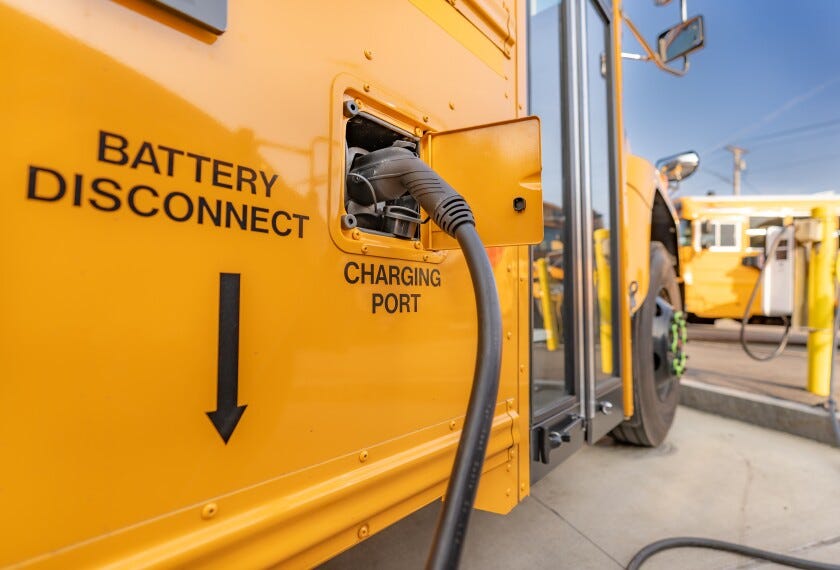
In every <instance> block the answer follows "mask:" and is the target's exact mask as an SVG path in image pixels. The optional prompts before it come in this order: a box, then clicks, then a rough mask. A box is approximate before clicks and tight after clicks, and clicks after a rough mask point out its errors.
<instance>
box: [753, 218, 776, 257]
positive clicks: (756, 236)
mask: <svg viewBox="0 0 840 570" xmlns="http://www.w3.org/2000/svg"><path fill="white" fill-rule="evenodd" d="M783 225H784V220H782V218H771V217H766V216H753V217H751V218H750V227H749V229H748V230H747V235H748V236H749V238H750V247H751V248H755V249H761V250H763V249H764V243H765V241H766V236H767V228H768V227H770V226H783Z"/></svg>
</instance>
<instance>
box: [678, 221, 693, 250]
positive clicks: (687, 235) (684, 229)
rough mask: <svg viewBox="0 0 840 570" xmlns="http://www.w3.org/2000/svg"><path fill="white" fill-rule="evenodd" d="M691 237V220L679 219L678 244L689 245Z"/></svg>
mask: <svg viewBox="0 0 840 570" xmlns="http://www.w3.org/2000/svg"><path fill="white" fill-rule="evenodd" d="M693 237H694V236H693V235H692V231H691V222H690V221H689V220H680V246H681V247H682V246H691V244H692V238H693Z"/></svg>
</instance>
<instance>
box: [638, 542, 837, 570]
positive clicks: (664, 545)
mask: <svg viewBox="0 0 840 570" xmlns="http://www.w3.org/2000/svg"><path fill="white" fill-rule="evenodd" d="M672 548H708V549H711V550H723V551H725V552H731V553H733V554H740V555H742V556H749V557H751V558H760V559H761V560H767V561H769V562H775V563H776V564H782V565H784V566H790V567H791V568H804V569H805V570H840V565H837V564H829V563H828V562H814V561H813V560H806V559H804V558H796V557H794V556H788V555H786V554H779V553H777V552H770V551H769V550H761V549H759V548H753V547H751V546H744V545H743V544H735V543H733V542H725V541H723V540H714V539H712V538H697V537H692V536H680V537H674V538H665V539H663V540H657V541H656V542H653V543H651V544H648V545H647V546H645V547H644V548H642V549H641V550H640V551H639V552H638V553H636V556H634V557H633V559H632V560H631V561H630V564H628V565H627V570H638V569H639V568H641V566H642V563H643V562H644V561H645V560H647V559H648V558H650V557H651V556H653V555H654V554H656V553H658V552H662V551H663V550H670V549H672Z"/></svg>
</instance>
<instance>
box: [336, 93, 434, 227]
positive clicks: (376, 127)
mask: <svg viewBox="0 0 840 570" xmlns="http://www.w3.org/2000/svg"><path fill="white" fill-rule="evenodd" d="M344 115H345V117H347V119H348V121H347V127H346V131H345V147H344V149H345V150H344V152H345V161H344V165H345V167H344V175H345V186H344V187H345V192H344V209H345V211H346V214H344V215H343V216H342V218H341V224H342V227H344V228H345V229H352V228H359V229H360V230H361V231H364V232H369V233H372V234H378V235H384V236H391V237H396V238H400V239H405V240H419V239H420V224H421V223H422V222H421V218H420V206H419V204H418V203H417V201H416V200H415V199H414V198H412V197H411V196H410V195H408V194H405V195H402V196H398V197H393V198H392V197H388V196H378V195H377V193H376V192H375V191H374V187H373V185H372V184H371V183H370V181H369V180H367V179H365V178H364V177H363V176H361V175H359V174H354V173H352V172H351V170H352V169H353V167H354V166H355V165H356V164H357V161H358V160H360V159H361V158H362V157H364V156H365V155H367V154H369V153H371V152H373V151H375V150H380V149H383V148H388V147H398V148H406V149H409V150H411V151H412V152H414V153H415V154H416V153H417V145H418V142H419V139H418V138H417V137H415V136H413V135H412V134H411V133H409V132H407V131H403V130H402V129H399V128H397V127H394V126H393V125H389V124H388V123H386V122H385V121H383V120H381V119H379V118H377V117H375V116H373V115H370V114H368V113H363V112H361V111H360V110H359V107H358V105H356V103H355V101H352V100H348V101H345V103H344Z"/></svg>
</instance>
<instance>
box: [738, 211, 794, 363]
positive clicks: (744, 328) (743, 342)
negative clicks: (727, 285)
mask: <svg viewBox="0 0 840 570" xmlns="http://www.w3.org/2000/svg"><path fill="white" fill-rule="evenodd" d="M790 227H792V225H790V224H789V225H787V226H784V228H783V229H787V228H790ZM784 235H785V232H784V231H781V232H779V235H777V236H776V239H774V240H773V243H772V244H771V245H770V249H769V250H768V251H767V255H766V256H765V258H764V263H762V264H761V269H759V271H758V279H756V280H755V286H753V289H752V293H750V298H749V300H748V301H747V307H746V308H745V309H744V316H743V318H741V332H740V334H739V335H738V340H740V342H741V348H743V349H744V352H745V353H747V356H749V357H750V358H752V359H753V360H757V361H759V362H768V361H770V360H773V359H774V358H776V357H777V356H779V355H780V354H781V353H782V352H784V350H785V347H787V343H788V340H789V339H790V328H791V323H790V317H787V316H783V317H782V321H783V322H784V323H785V332H784V334H783V335H782V340H780V341H779V345H778V346H777V347H776V350H774V351H773V352H771V353H770V354H763V355H759V354H755V353H754V352H752V351H751V350H750V347H749V346H748V345H747V339H746V332H747V321H749V320H750V311H751V310H752V306H753V303H755V296H756V295H757V294H758V288H759V286H760V285H761V278H762V277H764V270H765V269H766V268H767V265H768V264H769V262H770V260H771V259H772V258H773V255H775V253H776V248H778V247H779V243H781V241H782V239H783V237H784Z"/></svg>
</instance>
